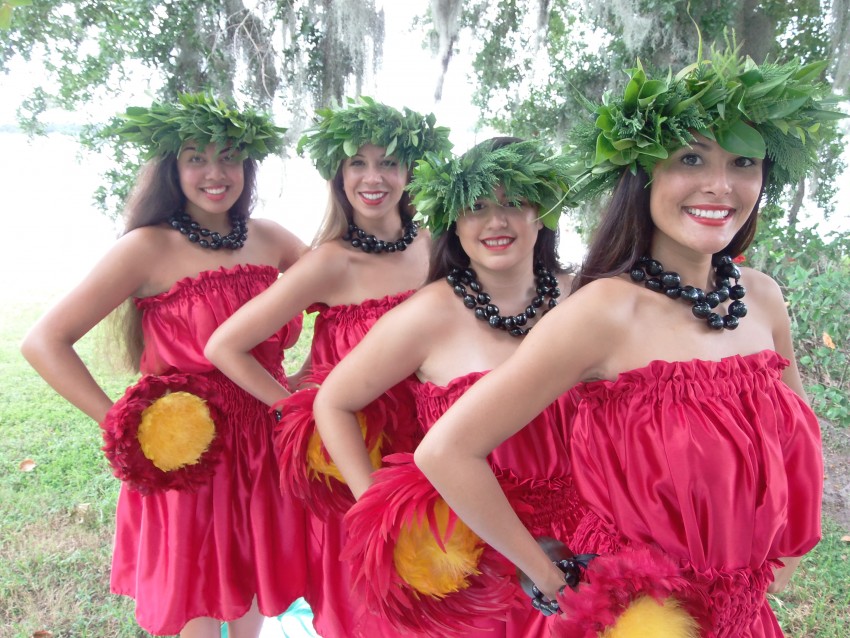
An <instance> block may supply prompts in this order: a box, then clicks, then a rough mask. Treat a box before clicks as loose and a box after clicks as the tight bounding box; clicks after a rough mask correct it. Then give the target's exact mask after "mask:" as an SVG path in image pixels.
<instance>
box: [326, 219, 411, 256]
mask: <svg viewBox="0 0 850 638" xmlns="http://www.w3.org/2000/svg"><path fill="white" fill-rule="evenodd" d="M418 233H419V223H418V222H415V221H413V220H411V221H409V222H407V223H406V224H405V225H404V228H403V229H402V235H401V239H398V240H396V241H384V240H383V239H378V238H377V237H375V236H374V235H370V234H369V233H367V232H366V231H365V230H363V229H362V228H360V227H359V226H357V224H355V223H354V222H349V223H348V232H347V233H345V234H344V235H343V236H342V238H343V239H344V240H345V241H347V242H351V245H352V246H354V247H355V248H359V249H360V250H362V251H363V252H364V253H376V254H378V253H394V252H396V251H402V250H406V249H407V246H408V245H409V244H412V243H413V240H414V239H416V235H417V234H418Z"/></svg>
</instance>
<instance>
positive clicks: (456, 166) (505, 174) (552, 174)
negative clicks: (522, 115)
mask: <svg viewBox="0 0 850 638" xmlns="http://www.w3.org/2000/svg"><path fill="white" fill-rule="evenodd" d="M493 146H494V145H493V141H492V140H487V141H486V142H482V143H481V144H478V145H477V146H474V147H472V148H471V149H470V150H469V151H467V152H466V153H464V154H463V155H462V156H460V157H455V158H452V159H441V160H435V159H433V158H427V159H424V160H420V161H419V162H417V164H416V167H415V168H414V170H413V180H412V181H411V183H410V184H409V185H408V187H407V189H408V190H409V191H410V193H411V195H412V196H413V200H412V203H413V206H414V208H416V214H417V218H418V219H420V220H422V222H423V224H424V225H425V226H426V227H427V228H428V229H429V230H430V231H431V234H432V235H434V236H437V235H439V234H440V233H442V232H444V231H445V230H446V229H448V228H449V226H451V224H452V223H453V222H455V221H456V220H457V218H458V217H459V216H460V215H462V214H463V213H464V211H467V210H469V209H471V208H472V205H473V204H474V203H475V202H476V200H478V199H481V198H491V197H493V195H494V191H495V189H496V188H497V187H498V186H502V188H503V189H504V191H505V197H507V198H508V199H509V200H512V201H527V202H529V203H531V204H532V205H534V206H536V207H537V208H538V210H539V211H540V219H541V221H542V222H543V224H544V225H545V226H546V227H547V228H551V229H555V228H557V226H558V218H559V216H560V214H561V211H562V210H563V208H564V206H567V205H572V202H571V201H570V200H568V198H567V193H568V191H569V182H568V178H567V173H568V170H569V168H570V163H569V161H568V159H567V158H565V157H563V156H561V155H555V154H553V153H552V152H551V151H550V150H549V149H548V148H546V147H545V146H543V145H542V144H541V143H539V142H538V141H536V140H527V141H521V142H516V143H514V144H509V145H507V146H501V147H500V148H493Z"/></svg>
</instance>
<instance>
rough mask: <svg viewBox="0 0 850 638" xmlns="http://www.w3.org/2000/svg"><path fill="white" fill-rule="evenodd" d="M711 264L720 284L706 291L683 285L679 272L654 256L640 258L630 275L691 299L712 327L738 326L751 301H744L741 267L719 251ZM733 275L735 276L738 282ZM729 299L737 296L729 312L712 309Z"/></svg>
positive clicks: (651, 286) (673, 295)
mask: <svg viewBox="0 0 850 638" xmlns="http://www.w3.org/2000/svg"><path fill="white" fill-rule="evenodd" d="M711 265H712V266H713V267H714V277H715V279H714V285H715V286H716V288H715V289H714V290H712V291H711V292H703V290H702V289H701V288H696V287H695V286H682V285H681V284H682V278H681V277H680V276H679V273H675V272H667V271H665V270H664V266H662V265H661V262H659V261H657V260H655V259H652V258H650V257H641V258H640V259H638V260H637V262H635V265H634V266H632V270H631V272H629V275H630V276H631V278H632V280H633V281H638V282H639V281H643V282H644V286H646V287H647V288H649V289H650V290H654V291H655V292H663V293H664V294H665V295H667V296H668V297H669V298H670V299H684V300H685V301H687V302H689V303H691V304H692V305H693V307H692V308H691V312H693V313H694V316H695V317H698V318H700V319H705V320H706V323H708V327H709V328H712V329H714V330H722V329H723V328H726V329H727V330H734V329H735V328H737V327H738V320H739V319H740V318H741V317H745V316H746V315H747V305H746V304H745V303H744V302H743V301H741V299H743V298H744V295H745V294H746V293H747V290H746V288H744V287H743V286H741V285H740V284H739V283H738V280H739V279H740V278H741V271H740V270H739V269H738V266H736V265H735V262H734V261H732V258H731V257H730V256H729V255H715V256H714V257H713V258H712V260H711ZM647 277H649V278H648V279H647ZM731 279H734V280H735V285H734V286H733V285H732V282H731V281H730V280H731ZM727 299H732V300H733V301H732V303H731V304H729V314H728V315H726V316H724V317H721V316H720V315H719V314H717V313H716V312H712V311H711V310H712V308H716V307H717V305H718V304H721V303H723V302H724V301H726V300H727Z"/></svg>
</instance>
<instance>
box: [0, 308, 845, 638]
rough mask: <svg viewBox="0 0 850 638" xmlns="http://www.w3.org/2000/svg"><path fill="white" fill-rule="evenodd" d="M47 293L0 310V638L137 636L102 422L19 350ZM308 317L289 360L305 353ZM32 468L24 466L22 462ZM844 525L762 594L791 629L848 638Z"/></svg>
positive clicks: (83, 349) (93, 342)
mask: <svg viewBox="0 0 850 638" xmlns="http://www.w3.org/2000/svg"><path fill="white" fill-rule="evenodd" d="M46 305H47V301H46V299H45V298H33V299H29V300H24V301H18V302H9V301H7V302H6V303H5V304H4V306H3V308H2V309H0V468H2V471H0V636H4V637H8V638H29V637H31V636H33V635H34V634H35V632H37V631H40V630H47V631H50V632H52V635H53V636H54V638H59V637H68V638H70V637H78V636H79V637H92V638H125V637H126V638H137V637H140V636H147V635H148V634H146V633H145V632H143V631H141V630H140V629H139V628H138V626H137V625H136V623H135V622H134V620H133V603H132V601H131V600H129V599H126V598H122V597H118V596H114V595H111V594H110V593H109V564H110V553H111V543H112V529H113V513H114V509H115V501H116V498H117V494H118V481H117V480H115V479H114V478H113V477H112V475H111V473H110V471H109V467H108V465H107V463H106V460H105V459H104V457H103V455H102V453H101V451H100V447H101V445H102V440H101V437H100V431H99V429H98V427H97V425H96V424H95V423H93V422H92V421H91V420H90V419H89V418H88V417H86V416H85V415H83V414H82V413H80V412H78V411H77V410H76V409H74V408H72V407H71V406H69V405H68V404H67V403H66V402H65V401H64V400H63V399H61V398H60V397H59V396H58V395H56V394H55V393H54V392H53V391H52V390H51V389H50V388H49V387H48V386H47V385H46V384H45V383H44V382H43V381H42V380H41V378H40V377H39V376H38V375H37V374H36V373H35V372H34V371H33V370H32V369H31V368H30V367H29V365H27V364H26V362H25V361H24V360H23V358H22V357H21V356H20V354H19V352H18V346H19V343H20V340H21V338H22V337H23V334H24V333H25V331H26V330H27V329H28V327H29V326H30V325H32V323H33V322H35V320H36V319H37V318H38V316H40V315H41V313H42V312H43V311H44V309H45V308H46ZM311 326H312V324H311V323H310V321H307V322H305V334H304V335H303V336H302V340H301V341H300V342H299V345H298V346H296V348H295V349H294V350H290V351H289V353H288V355H287V356H288V358H289V360H290V361H291V362H292V364H293V365H295V364H297V363H298V362H299V361H300V360H301V358H302V357H303V356H304V352H305V350H306V343H307V339H308V338H309V335H310V333H311V332H312V331H311ZM97 345H98V339H97V335H96V334H93V335H89V336H87V337H86V338H85V339H83V340H82V341H81V343H80V344H79V348H78V350H79V352H80V354H81V356H82V357H83V358H84V359H85V360H86V361H87V362H89V364H90V367H91V369H92V371H93V373H94V374H95V377H96V378H97V379H98V380H99V381H100V382H102V384H103V386H104V387H105V388H106V389H107V392H108V393H109V394H110V396H112V397H114V398H117V397H119V396H120V395H121V394H122V392H123V391H124V388H126V386H128V385H129V384H131V383H132V382H133V380H134V377H133V376H132V375H128V374H117V373H116V372H114V371H113V370H112V368H111V366H109V365H108V364H107V363H106V362H105V361H104V360H103V358H102V356H101V355H99V353H98V347H97ZM28 469H29V470H30V471H26V470H28ZM847 534H850V530H847V529H842V528H841V527H839V525H838V524H837V523H835V522H832V521H829V520H827V521H825V529H824V540H823V542H822V543H821V544H820V545H819V546H818V547H817V548H816V549H815V551H814V552H813V553H812V554H811V555H810V556H809V557H807V558H806V559H805V561H804V562H803V565H802V567H801V569H800V570H799V572H798V573H797V575H796V576H795V578H794V581H793V583H792V586H791V587H790V588H789V590H788V591H787V592H785V593H783V594H782V595H780V596H777V597H772V599H771V600H772V604H773V605H774V608H775V609H776V610H777V612H778V614H779V617H780V620H781V622H782V624H783V627H785V629H786V633H787V635H788V636H789V637H793V638H807V637H817V638H840V637H845V636H848V635H850V561H848V558H847V556H848V553H850V545H848V543H847V542H846V541H845V540H842V537H844V536H846V535H847Z"/></svg>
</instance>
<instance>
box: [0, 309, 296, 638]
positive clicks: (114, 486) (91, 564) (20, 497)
mask: <svg viewBox="0 0 850 638" xmlns="http://www.w3.org/2000/svg"><path fill="white" fill-rule="evenodd" d="M46 307H47V304H46V302H45V301H32V300H28V301H25V302H21V303H14V302H12V303H7V304H5V306H4V308H3V309H2V310H0V379H2V382H0V468H2V471H0V636H3V637H4V638H7V637H8V638H29V637H31V636H32V635H33V633H34V632H36V631H39V630H49V631H51V632H53V636H54V638H60V637H62V638H71V637H74V638H77V637H91V638H105V637H109V638H139V637H146V636H148V635H149V634H147V633H146V632H144V631H142V630H141V629H139V627H138V625H137V624H136V622H135V620H134V618H133V606H134V605H133V601H132V600H130V599H128V598H125V597H121V596H115V595H112V594H110V593H109V569H110V561H111V554H112V534H113V526H114V513H115V503H116V500H117V497H118V486H119V483H118V481H117V480H116V479H115V478H114V477H113V476H112V474H111V472H110V469H109V465H108V464H107V462H106V459H105V458H104V456H103V453H102V452H101V449H100V448H101V446H102V445H103V440H102V439H101V435H100V429H99V428H98V426H97V424H96V423H94V422H93V421H92V420H91V419H89V418H88V417H87V416H85V415H84V414H83V413H81V412H79V411H78V410H76V409H75V408H73V407H71V406H70V405H69V404H68V403H67V402H66V401H65V400H64V399H62V398H61V397H59V396H58V395H57V394H56V393H55V392H54V391H53V390H52V389H51V388H50V387H49V386H48V385H47V384H46V383H45V382H44V381H43V380H42V379H41V377H39V376H38V375H37V374H36V373H35V371H34V370H32V368H30V366H29V365H28V364H27V363H26V361H25V360H24V359H23V357H22V356H21V355H20V353H19V351H18V348H19V345H20V341H21V339H22V338H23V335H24V334H25V332H26V330H27V329H28V328H29V326H31V325H32V324H33V323H34V322H35V321H36V319H37V318H38V317H39V316H40V315H41V314H42V312H44V310H45V309H46ZM311 334H312V317H307V319H306V320H305V328H304V332H303V334H302V338H301V340H300V341H299V342H298V344H297V345H296V346H295V347H294V348H292V349H290V350H288V351H287V368H288V369H290V371H291V370H292V369H293V368H295V367H297V366H298V365H300V362H301V361H302V360H303V358H304V356H305V355H306V352H307V351H308V349H309V340H310V335H311ZM101 345H102V340H101V339H100V338H99V335H98V334H97V332H96V331H95V332H94V333H92V334H91V335H87V336H86V337H85V338H83V339H82V340H81V341H80V343H79V344H78V347H77V350H78V352H79V353H80V356H81V357H83V359H84V360H85V361H86V362H87V363H88V364H89V366H90V368H91V370H92V373H93V374H94V376H95V378H96V379H97V380H98V381H99V382H100V383H101V384H102V385H103V387H104V389H105V390H106V391H107V393H108V394H109V395H110V396H112V397H113V398H118V397H120V396H121V394H122V393H123V391H124V389H125V388H126V387H127V386H128V385H130V384H132V383H133V382H134V380H135V375H132V374H128V373H123V372H116V371H115V370H114V369H113V368H112V366H110V365H109V364H108V363H107V362H106V360H105V357H104V356H103V355H102V354H101V353H100V351H101V347H100V346H101ZM27 459H29V460H32V461H34V462H35V469H34V470H32V471H30V472H24V471H21V470H20V469H19V466H20V464H21V462H22V461H24V460H27Z"/></svg>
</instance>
